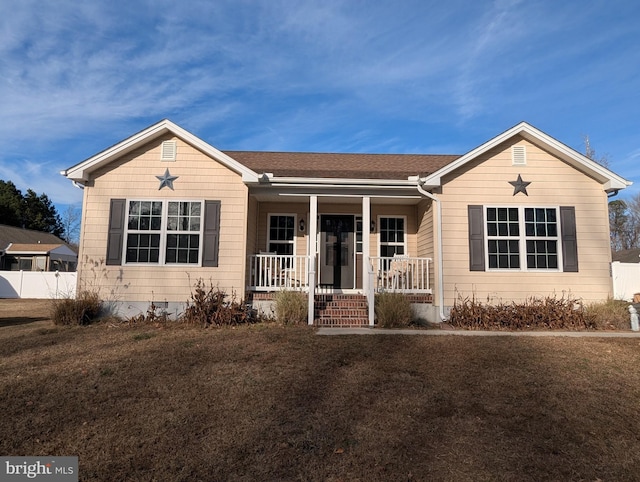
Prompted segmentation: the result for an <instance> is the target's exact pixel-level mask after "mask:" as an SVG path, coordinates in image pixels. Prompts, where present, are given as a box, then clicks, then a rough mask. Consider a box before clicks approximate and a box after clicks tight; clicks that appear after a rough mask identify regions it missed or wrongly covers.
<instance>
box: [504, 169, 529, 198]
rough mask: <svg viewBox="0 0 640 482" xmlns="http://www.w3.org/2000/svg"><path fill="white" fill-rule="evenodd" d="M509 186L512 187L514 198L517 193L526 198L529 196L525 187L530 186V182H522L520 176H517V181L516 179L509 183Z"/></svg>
mask: <svg viewBox="0 0 640 482" xmlns="http://www.w3.org/2000/svg"><path fill="white" fill-rule="evenodd" d="M509 184H511V185H512V186H513V195H514V196H515V195H516V194H518V193H519V192H521V193H523V194H524V195H525V196H528V195H529V194H527V186H528V185H529V184H531V182H525V181H523V180H522V176H521V175H520V174H518V179H516V180H515V181H509Z"/></svg>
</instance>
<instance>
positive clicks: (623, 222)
mask: <svg viewBox="0 0 640 482" xmlns="http://www.w3.org/2000/svg"><path fill="white" fill-rule="evenodd" d="M609 230H610V233H611V249H612V250H613V251H621V250H623V249H633V248H640V193H639V194H636V195H635V196H633V197H632V198H631V199H629V200H628V201H624V200H622V199H617V200H615V201H610V202H609Z"/></svg>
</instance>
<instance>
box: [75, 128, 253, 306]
mask: <svg viewBox="0 0 640 482" xmlns="http://www.w3.org/2000/svg"><path fill="white" fill-rule="evenodd" d="M169 139H171V137H165V138H161V139H158V140H155V141H152V142H150V143H149V144H147V145H145V146H143V147H142V148H140V149H137V150H136V151H133V152H132V153H130V154H128V155H126V156H123V158H122V159H120V160H117V161H114V162H112V163H111V164H110V165H109V166H107V167H106V168H103V169H101V170H99V171H98V172H96V173H94V175H93V176H92V182H90V183H88V186H87V187H86V188H85V193H84V197H85V204H84V212H83V226H82V246H81V259H80V267H79V271H80V281H79V283H78V284H79V286H81V287H82V286H85V287H87V288H92V287H94V289H96V287H97V289H99V290H100V291H102V292H104V293H110V292H111V291H113V292H114V295H113V296H114V298H115V299H116V300H119V301H151V300H156V301H186V300H187V299H188V297H189V295H190V293H191V286H192V285H193V283H195V282H196V281H197V279H198V278H202V279H203V280H204V281H205V282H206V283H207V284H208V283H209V281H211V282H212V283H213V284H214V286H215V285H217V286H219V287H220V288H221V289H224V290H226V291H228V292H229V293H230V292H231V291H232V290H235V291H236V292H238V293H239V294H240V296H242V294H243V293H244V284H245V283H244V276H243V274H244V272H245V270H244V267H245V247H246V243H247V240H246V226H247V188H246V186H245V185H244V184H243V183H242V180H241V177H240V176H239V175H238V174H236V173H234V172H233V171H230V170H229V169H227V168H226V167H224V166H222V165H221V164H220V163H218V162H217V161H215V160H213V159H211V158H209V157H208V156H206V155H205V154H203V153H202V152H200V151H199V150H197V149H194V148H193V147H191V146H190V145H188V144H186V143H184V142H182V141H181V140H180V139H175V140H176V141H177V143H178V151H177V152H178V154H177V160H176V161H175V162H162V161H160V146H161V143H162V141H163V140H169ZM165 169H169V171H170V173H171V175H172V176H178V179H176V180H175V181H174V183H173V187H174V190H173V191H172V190H171V189H169V188H166V187H165V188H164V189H162V190H158V187H159V185H160V182H159V181H158V179H157V178H156V177H155V176H161V175H163V174H164V172H165ZM112 198H125V199H150V200H151V199H152V200H171V199H176V200H206V199H211V200H220V201H221V223H220V250H219V260H220V263H219V266H218V267H216V268H203V267H199V266H198V267H191V266H136V265H126V266H103V265H102V264H101V263H102V262H103V260H104V258H105V255H106V249H107V230H108V224H109V201H110V199H112ZM96 263H97V264H98V266H96Z"/></svg>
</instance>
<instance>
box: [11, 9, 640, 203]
mask: <svg viewBox="0 0 640 482" xmlns="http://www.w3.org/2000/svg"><path fill="white" fill-rule="evenodd" d="M163 118H169V119H171V120H172V121H174V122H176V123H177V124H179V125H181V126H182V127H184V128H186V129H187V130H189V131H191V132H192V133H193V134H195V135H197V136H198V137H200V138H202V139H204V140H205V141H207V142H209V143H210V144H212V145H213V146H215V147H217V148H219V149H222V150H225V149H240V150H283V151H324V152H373V153H389V152H392V153H431V154H464V153H465V152H467V151H469V150H471V149H473V148H474V147H476V146H478V145H479V144H482V143H483V142H485V141H487V140H488V139H490V138H491V137H493V136H495V135H497V134H499V133H501V132H503V131H504V130H506V129H508V128H510V127H512V126H513V125H515V124H517V123H518V122H520V121H522V120H524V121H527V122H529V123H531V124H533V125H534V126H536V127H537V128H539V129H541V130H543V131H544V132H546V133H547V134H549V135H551V136H553V137H555V138H556V139H558V140H559V141H561V142H564V143H565V144H567V145H569V146H571V147H573V148H575V149H577V150H579V151H582V152H583V151H584V136H585V135H588V136H589V137H590V139H591V144H592V147H593V148H595V150H596V154H597V156H601V155H606V156H607V157H608V158H609V162H610V168H611V169H612V170H613V171H615V172H616V173H618V174H620V175H621V176H623V177H625V178H627V179H630V180H632V181H634V182H635V185H634V186H633V187H632V188H630V189H627V190H626V191H627V192H626V193H625V194H624V195H623V197H628V196H631V195H635V194H636V193H638V192H640V2H638V1H637V0H603V1H600V0H595V1H591V0H590V1H585V0H566V1H553V0H540V1H535V0H527V1H519V0H496V1H482V0H480V1H477V2H469V1H468V0H449V1H447V2H441V1H428V0H416V1H413V0H394V1H352V0H340V1H338V0H336V1H334V0H314V1H305V0H262V1H258V0H254V1H243V0H229V1H227V0H183V1H181V2H176V1H175V0H171V1H167V0H153V1H151V0H149V1H136V0H125V1H123V0H109V1H87V2H79V1H75V0H74V1H68V0H56V1H45V0H40V1H36V0H20V1H17V0H15V1H11V0H0V145H1V146H2V151H1V153H0V179H4V180H11V181H13V182H14V183H15V184H16V185H17V186H18V188H20V189H21V190H23V191H26V189H27V188H31V189H34V190H35V191H36V192H38V193H41V192H45V193H46V194H47V195H48V196H49V197H50V198H51V199H52V200H53V201H54V203H55V204H56V205H57V206H58V210H59V211H60V212H62V210H63V209H64V207H65V205H66V204H74V203H78V204H79V203H80V202H81V191H80V190H78V189H76V188H75V187H73V186H72V185H71V183H70V182H69V181H67V180H66V179H64V178H63V177H62V176H60V175H59V174H58V173H59V171H60V170H62V169H65V168H67V167H70V166H72V165H74V164H76V163H78V162H80V161H82V160H84V159H86V158H88V157H90V156H92V155H93V154H95V153H97V152H99V151H101V150H103V149H105V148H106V147H109V146H111V145H113V144H114V143H116V142H118V141H120V140H122V139H124V138H126V137H128V136H129V135H131V134H133V133H135V132H137V131H139V130H141V129H143V128H145V127H147V126H149V125H151V124H153V123H155V122H157V121H159V120H161V119H163Z"/></svg>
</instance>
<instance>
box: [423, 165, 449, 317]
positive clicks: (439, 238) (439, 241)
mask: <svg viewBox="0 0 640 482" xmlns="http://www.w3.org/2000/svg"><path fill="white" fill-rule="evenodd" d="M416 188H417V189H418V192H419V193H420V194H422V195H423V196H425V197H427V198H429V199H431V200H432V201H433V202H434V203H435V204H436V218H437V220H438V230H437V236H436V244H437V247H438V304H439V309H440V313H439V314H440V321H445V320H446V319H447V317H446V316H445V314H444V268H443V266H442V259H443V256H442V208H441V207H440V199H438V198H437V197H435V196H434V195H433V194H431V193H430V192H427V191H425V190H424V189H423V187H422V185H421V183H420V176H418V183H417V185H416Z"/></svg>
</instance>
